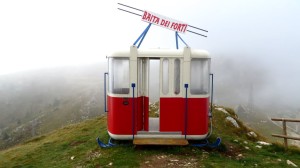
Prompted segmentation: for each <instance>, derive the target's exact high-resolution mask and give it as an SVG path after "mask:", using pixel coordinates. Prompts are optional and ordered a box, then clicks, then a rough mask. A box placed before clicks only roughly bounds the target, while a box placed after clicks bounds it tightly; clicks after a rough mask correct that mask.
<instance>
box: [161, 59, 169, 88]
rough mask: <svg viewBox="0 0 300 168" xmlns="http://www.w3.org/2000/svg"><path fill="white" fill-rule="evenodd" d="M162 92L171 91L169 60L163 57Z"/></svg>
mask: <svg viewBox="0 0 300 168" xmlns="http://www.w3.org/2000/svg"><path fill="white" fill-rule="evenodd" d="M162 92H163V94H168V93H169V60H168V59H167V58H164V59H163V62H162Z"/></svg>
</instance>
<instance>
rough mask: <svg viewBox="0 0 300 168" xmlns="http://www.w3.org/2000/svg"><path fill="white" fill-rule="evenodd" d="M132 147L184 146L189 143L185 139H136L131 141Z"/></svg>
mask: <svg viewBox="0 0 300 168" xmlns="http://www.w3.org/2000/svg"><path fill="white" fill-rule="evenodd" d="M133 144H134V145H179V146H185V145H188V144H189V142H188V141H187V140H186V139H172V138H136V139H134V140H133Z"/></svg>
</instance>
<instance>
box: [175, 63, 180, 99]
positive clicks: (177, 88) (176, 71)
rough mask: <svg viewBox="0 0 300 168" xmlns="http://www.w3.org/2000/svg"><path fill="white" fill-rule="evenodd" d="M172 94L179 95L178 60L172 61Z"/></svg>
mask: <svg viewBox="0 0 300 168" xmlns="http://www.w3.org/2000/svg"><path fill="white" fill-rule="evenodd" d="M174 93H175V94H176V95H177V94H179V93H180V59H178V58H176V59H175V60H174Z"/></svg>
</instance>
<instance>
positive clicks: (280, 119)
mask: <svg viewBox="0 0 300 168" xmlns="http://www.w3.org/2000/svg"><path fill="white" fill-rule="evenodd" d="M271 120H273V121H287V122H300V120H299V119H291V118H271Z"/></svg>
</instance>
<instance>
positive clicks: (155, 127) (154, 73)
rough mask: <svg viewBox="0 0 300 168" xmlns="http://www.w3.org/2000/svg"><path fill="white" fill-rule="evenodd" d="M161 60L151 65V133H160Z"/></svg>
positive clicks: (155, 60)
mask: <svg viewBox="0 0 300 168" xmlns="http://www.w3.org/2000/svg"><path fill="white" fill-rule="evenodd" d="M159 68H160V59H150V63H149V131H159V98H160V97H159V74H160V73H159V72H160V69H159Z"/></svg>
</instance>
